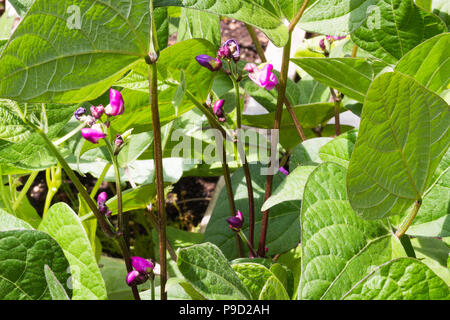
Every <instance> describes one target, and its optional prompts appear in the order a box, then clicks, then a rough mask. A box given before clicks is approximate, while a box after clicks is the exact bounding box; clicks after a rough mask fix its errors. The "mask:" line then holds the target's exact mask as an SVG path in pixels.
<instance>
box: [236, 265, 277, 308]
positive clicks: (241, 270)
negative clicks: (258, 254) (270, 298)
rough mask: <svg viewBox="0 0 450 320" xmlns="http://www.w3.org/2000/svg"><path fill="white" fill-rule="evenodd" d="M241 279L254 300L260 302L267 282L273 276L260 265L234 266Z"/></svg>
mask: <svg viewBox="0 0 450 320" xmlns="http://www.w3.org/2000/svg"><path fill="white" fill-rule="evenodd" d="M232 267H233V270H234V271H235V272H236V273H237V275H238V277H239V279H241V281H242V283H243V284H244V285H245V286H246V287H247V289H248V291H249V292H250V295H251V299H252V300H258V298H259V295H260V293H261V291H262V289H263V288H264V285H265V284H266V282H267V280H268V279H269V278H270V277H271V276H273V273H272V272H270V270H269V269H267V268H266V267H265V266H263V265H261V264H258V263H251V262H245V263H237V264H233V265H232Z"/></svg>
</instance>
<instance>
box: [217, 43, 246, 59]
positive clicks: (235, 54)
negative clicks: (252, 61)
mask: <svg viewBox="0 0 450 320" xmlns="http://www.w3.org/2000/svg"><path fill="white" fill-rule="evenodd" d="M217 55H218V56H219V58H225V59H228V60H231V59H233V60H234V61H235V62H238V61H239V60H240V59H241V51H240V49H239V44H238V43H237V41H236V40H234V39H229V40H227V41H226V42H225V43H224V44H223V46H222V47H221V48H220V49H219V52H218V53H217Z"/></svg>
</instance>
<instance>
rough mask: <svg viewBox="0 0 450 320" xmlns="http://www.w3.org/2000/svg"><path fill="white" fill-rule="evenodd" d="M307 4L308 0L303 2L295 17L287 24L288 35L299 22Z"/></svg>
mask: <svg viewBox="0 0 450 320" xmlns="http://www.w3.org/2000/svg"><path fill="white" fill-rule="evenodd" d="M308 3H309V0H304V1H303V3H302V6H301V7H300V9H299V10H298V12H297V14H296V15H295V17H294V18H293V19H292V21H291V23H290V24H289V27H288V29H289V33H292V31H294V28H295V26H296V25H297V23H298V22H299V20H300V18H301V17H302V16H303V13H304V12H305V10H306V7H307V6H308Z"/></svg>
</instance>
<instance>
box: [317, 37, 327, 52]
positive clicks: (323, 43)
mask: <svg viewBox="0 0 450 320" xmlns="http://www.w3.org/2000/svg"><path fill="white" fill-rule="evenodd" d="M319 46H320V49H322V51H325V50H326V49H327V47H326V46H325V40H324V38H322V39H320V41H319Z"/></svg>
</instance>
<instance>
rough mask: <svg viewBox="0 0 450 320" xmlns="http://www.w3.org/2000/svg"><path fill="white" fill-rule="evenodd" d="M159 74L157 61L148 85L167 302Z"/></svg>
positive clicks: (150, 68) (151, 66)
mask: <svg viewBox="0 0 450 320" xmlns="http://www.w3.org/2000/svg"><path fill="white" fill-rule="evenodd" d="M157 81H158V72H157V67H156V61H155V62H153V63H151V64H149V65H148V83H149V88H150V89H149V91H150V105H151V112H152V126H153V154H154V161H155V176H156V194H157V198H158V199H157V201H158V227H159V233H158V236H159V257H160V261H159V264H160V266H161V286H160V287H161V300H167V294H166V282H167V261H166V260H167V257H166V238H167V236H166V225H167V217H166V210H165V201H164V200H165V197H164V177H163V164H162V144H161V124H160V121H159V110H158V83H157Z"/></svg>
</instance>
